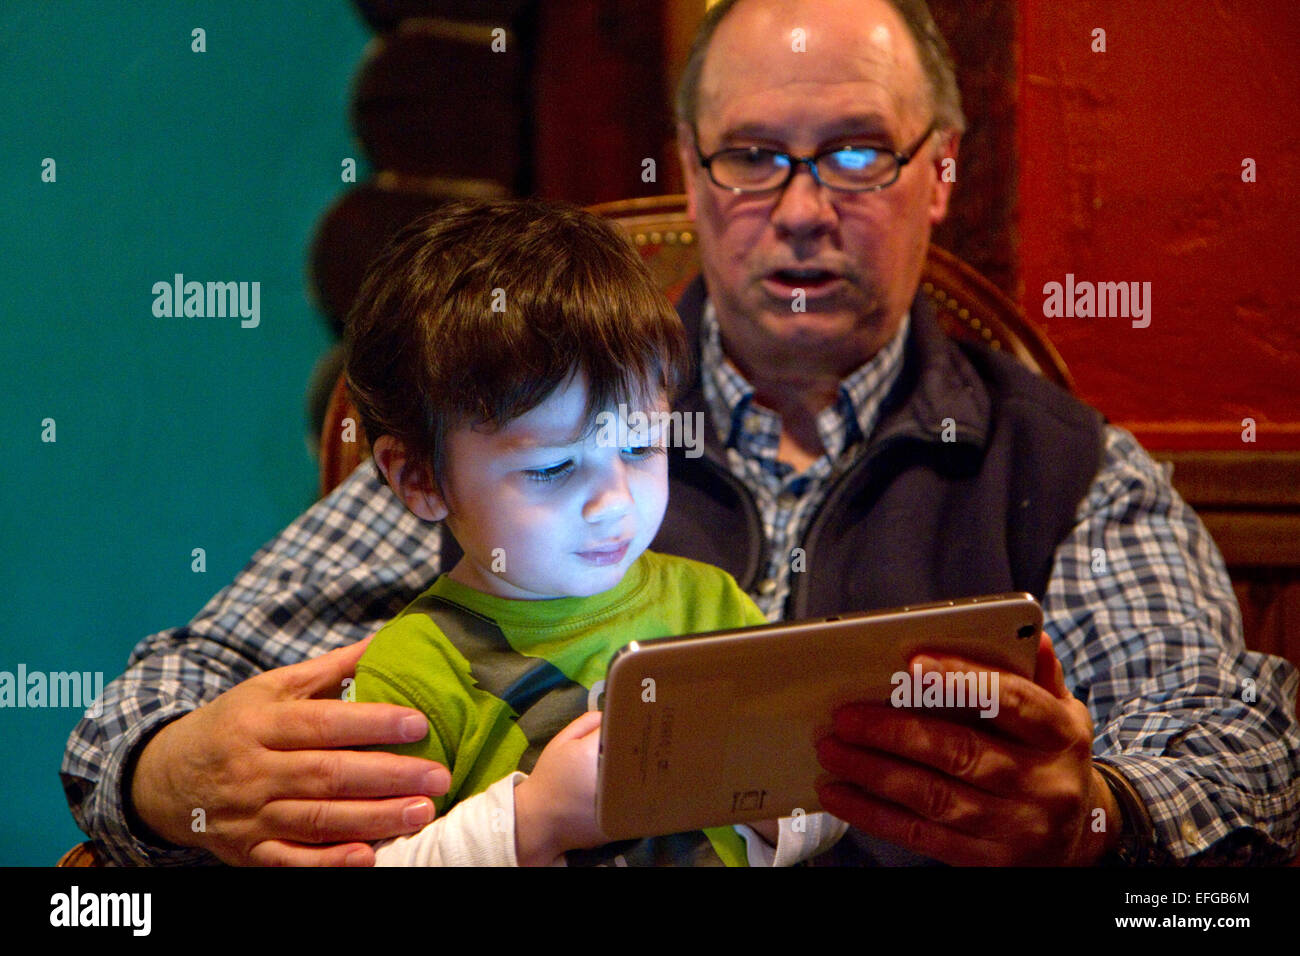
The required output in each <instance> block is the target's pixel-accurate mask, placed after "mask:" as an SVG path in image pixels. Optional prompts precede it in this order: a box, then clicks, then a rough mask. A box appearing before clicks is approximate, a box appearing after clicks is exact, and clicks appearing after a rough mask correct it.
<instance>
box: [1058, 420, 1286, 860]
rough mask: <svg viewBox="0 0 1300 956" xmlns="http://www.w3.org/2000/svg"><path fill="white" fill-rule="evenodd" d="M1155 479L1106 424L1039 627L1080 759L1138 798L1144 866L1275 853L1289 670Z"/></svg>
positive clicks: (1174, 499) (1203, 537)
mask: <svg viewBox="0 0 1300 956" xmlns="http://www.w3.org/2000/svg"><path fill="white" fill-rule="evenodd" d="M1169 475H1170V473H1169V472H1167V471H1166V470H1165V469H1163V468H1161V467H1160V466H1159V465H1158V464H1157V463H1156V462H1155V461H1154V460H1152V458H1151V456H1150V455H1149V454H1147V452H1146V451H1145V450H1144V449H1143V448H1142V447H1141V446H1140V445H1139V444H1138V442H1137V441H1136V440H1135V439H1134V438H1133V436H1132V435H1131V434H1129V433H1128V432H1127V431H1125V430H1123V429H1121V428H1117V427H1115V426H1111V425H1108V426H1107V428H1106V447H1105V455H1104V459H1103V464H1102V467H1101V469H1100V470H1099V472H1098V474H1097V477H1096V479H1095V480H1094V482H1093V485H1092V488H1091V489H1090V491H1089V493H1088V495H1087V496H1086V497H1085V499H1084V501H1083V502H1082V503H1081V504H1080V507H1079V511H1078V514H1077V516H1076V520H1077V524H1076V526H1075V528H1074V530H1073V531H1072V532H1071V534H1070V535H1069V536H1067V538H1066V539H1065V540H1064V541H1063V542H1062V543H1061V545H1060V546H1059V548H1058V549H1057V552H1056V556H1055V563H1054V566H1053V569H1052V574H1051V578H1050V580H1049V583H1048V588H1047V593H1046V594H1045V595H1044V599H1043V611H1044V615H1045V618H1046V628H1045V629H1046V631H1047V633H1048V634H1049V636H1050V637H1051V638H1052V642H1053V644H1054V646H1055V648H1056V653H1057V656H1058V657H1059V658H1060V660H1061V664H1062V667H1063V668H1064V671H1065V674H1066V680H1067V683H1068V684H1069V686H1070V688H1071V691H1072V692H1073V694H1074V695H1075V696H1076V697H1077V698H1078V699H1079V700H1081V701H1083V702H1084V703H1085V704H1086V705H1087V706H1088V709H1089V712H1090V713H1091V715H1092V720H1093V724H1094V729H1095V736H1094V743H1093V754H1094V757H1095V758H1096V759H1097V760H1098V761H1099V762H1104V763H1107V764H1109V765H1110V766H1111V767H1112V768H1114V769H1115V770H1116V771H1118V772H1119V773H1120V774H1122V775H1123V777H1124V778H1125V779H1127V780H1128V781H1129V782H1130V783H1131V784H1132V786H1133V788H1134V789H1135V790H1136V792H1137V795H1138V796H1139V797H1140V798H1141V800H1142V802H1143V804H1144V805H1145V808H1146V810H1147V813H1148V814H1149V817H1150V823H1151V825H1152V827H1153V829H1154V843H1155V847H1154V852H1153V853H1152V854H1151V857H1150V862H1153V863H1162V864H1183V863H1195V864H1228V863H1242V862H1248V861H1249V862H1256V863H1268V862H1282V861H1285V860H1287V859H1290V857H1291V856H1292V855H1294V853H1295V851H1296V846H1295V837H1296V831H1297V827H1298V826H1300V787H1297V785H1296V780H1297V779H1298V778H1300V728H1297V722H1296V716H1295V711H1294V708H1295V699H1296V689H1297V684H1298V683H1300V678H1297V674H1296V670H1295V668H1294V667H1293V666H1291V665H1290V664H1289V663H1288V662H1286V661H1284V660H1282V659H1281V658H1278V657H1274V656H1271V655H1267V654H1260V653H1256V652H1251V651H1247V650H1246V648H1245V644H1244V642H1243V640H1242V625H1241V612H1240V610H1239V608H1238V605H1237V600H1236V596H1235V594H1234V593H1233V590H1232V584H1231V581H1230V580H1229V577H1228V573H1227V570H1226V568H1225V567H1224V563H1223V557H1222V555H1221V554H1220V553H1219V550H1218V548H1217V547H1216V546H1215V544H1214V541H1213V540H1212V539H1211V538H1210V535H1209V533H1208V532H1207V531H1206V529H1205V526H1204V525H1203V524H1202V523H1201V521H1200V519H1199V518H1198V517H1197V516H1196V514H1195V513H1194V512H1193V511H1192V510H1191V508H1189V507H1188V506H1187V504H1186V503H1185V502H1184V501H1183V500H1182V498H1181V497H1180V496H1179V495H1178V493H1177V492H1176V491H1175V490H1174V489H1173V487H1172V486H1171V485H1170V482H1169Z"/></svg>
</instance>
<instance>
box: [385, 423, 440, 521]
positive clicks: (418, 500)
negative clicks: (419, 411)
mask: <svg viewBox="0 0 1300 956" xmlns="http://www.w3.org/2000/svg"><path fill="white" fill-rule="evenodd" d="M374 455H375V464H376V465H378V466H379V470H380V471H382V472H383V473H384V478H386V479H387V480H388V486H389V487H390V488H392V489H393V491H395V492H396V493H397V497H399V498H401V499H402V504H404V505H406V507H407V510H409V511H410V512H411V514H413V515H415V516H416V517H417V518H423V519H424V520H425V521H441V520H442V519H443V518H445V517H447V504H446V502H444V501H443V500H442V495H440V494H439V493H438V490H437V487H436V486H435V485H434V483H433V475H432V474H431V473H430V469H429V468H428V467H427V466H426V465H425V464H424V463H423V462H420V461H416V460H415V459H413V458H411V456H410V455H408V454H407V451H406V446H405V445H403V444H402V443H401V442H400V441H398V440H397V439H396V438H394V437H393V436H392V435H380V436H379V439H378V440H377V441H376V442H375V444H374Z"/></svg>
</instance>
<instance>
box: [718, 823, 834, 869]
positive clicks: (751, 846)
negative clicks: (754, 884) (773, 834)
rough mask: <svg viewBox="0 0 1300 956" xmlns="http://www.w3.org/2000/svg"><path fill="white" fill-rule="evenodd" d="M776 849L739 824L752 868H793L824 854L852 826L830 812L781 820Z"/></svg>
mask: <svg viewBox="0 0 1300 956" xmlns="http://www.w3.org/2000/svg"><path fill="white" fill-rule="evenodd" d="M777 823H778V831H777V842H776V846H772V844H770V843H768V842H767V840H766V839H764V838H763V836H762V835H761V834H760V833H759V832H758V831H757V830H755V829H753V828H752V827H749V826H746V825H745V824H743V823H738V824H736V832H737V833H739V834H740V835H741V836H742V837H743V838H744V840H745V850H746V852H747V855H748V859H749V865H750V866H794V865H795V864H796V863H802V862H803V861H804V860H811V859H812V858H813V857H815V856H817V855H819V854H821V853H825V852H826V851H827V850H829V849H830V848H831V847H833V846H834V845H835V844H836V843H838V842H839V840H840V837H842V836H844V834H845V833H846V832H847V831H848V829H849V825H848V824H847V823H845V822H844V821H843V820H840V819H837V818H836V817H833V816H831V815H830V814H829V813H825V812H818V813H808V814H800V815H799V816H792V817H782V818H781V819H780V820H779V821H778V822H777Z"/></svg>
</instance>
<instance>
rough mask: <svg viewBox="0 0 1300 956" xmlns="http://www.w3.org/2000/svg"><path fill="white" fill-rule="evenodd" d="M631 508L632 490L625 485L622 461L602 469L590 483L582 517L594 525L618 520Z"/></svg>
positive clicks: (625, 474)
mask: <svg viewBox="0 0 1300 956" xmlns="http://www.w3.org/2000/svg"><path fill="white" fill-rule="evenodd" d="M631 508H632V490H631V488H629V487H628V483H627V468H626V466H625V465H624V464H623V461H622V459H618V460H616V461H614V462H612V463H611V464H610V465H609V467H606V468H602V469H601V470H600V472H599V474H598V475H597V476H596V479H595V480H594V482H593V483H592V486H591V490H590V492H589V494H588V496H587V501H586V504H584V505H583V506H582V517H583V518H584V519H585V520H586V521H588V522H590V523H592V524H595V523H596V522H599V521H608V520H610V519H611V518H620V517H622V516H623V515H624V514H626V513H627V512H628V511H630V510H631Z"/></svg>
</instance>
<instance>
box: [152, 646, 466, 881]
mask: <svg viewBox="0 0 1300 956" xmlns="http://www.w3.org/2000/svg"><path fill="white" fill-rule="evenodd" d="M367 643H368V641H361V642H359V643H357V644H353V645H350V646H348V647H343V648H339V649H338V650H335V651H331V652H330V653H328V654H324V655H322V656H320V657H318V658H315V659H313V660H309V661H304V662H302V663H300V664H294V665H292V666H289V667H281V668H277V669H275V670H271V671H267V672H266V673H264V674H260V675H258V676H257V677H253V678H250V679H248V680H246V681H244V682H243V683H241V684H238V685H237V686H235V687H233V688H231V689H230V690H229V691H227V692H226V693H224V694H222V695H221V696H220V697H218V698H217V699H215V700H213V701H212V702H211V703H209V704H206V705H204V706H203V707H200V708H199V709H198V710H195V711H193V712H191V713H189V714H187V715H186V716H184V717H182V718H180V719H178V720H176V721H174V722H172V723H170V724H167V725H166V726H165V727H163V728H162V730H160V731H159V732H158V733H157V734H156V735H155V736H154V737H153V739H152V740H150V741H149V743H148V744H146V745H145V747H144V749H143V750H142V751H141V752H140V756H139V759H138V762H137V763H136V768H135V772H134V775H133V776H132V777H131V779H130V781H129V787H130V798H131V803H132V805H133V808H134V811H135V814H136V815H137V816H138V817H139V819H140V820H141V821H142V822H143V823H144V825H146V826H148V827H149V828H150V829H151V830H153V832H154V833H156V834H157V835H158V836H160V837H162V838H163V839H165V840H168V841H170V842H172V843H174V844H177V845H179V846H201V847H203V848H204V849H207V850H209V851H210V852H212V853H213V854H215V855H216V856H217V857H218V858H219V859H221V860H222V861H224V862H226V863H232V864H254V865H257V864H262V865H268V864H269V865H274V864H287V865H323V866H329V865H344V864H350V865H355V866H367V865H370V864H371V863H373V862H374V851H373V850H372V849H371V848H370V846H369V845H368V843H366V842H360V841H373V840H380V839H383V838H386V837H392V836H398V835H401V834H405V833H411V832H413V831H415V830H418V829H420V828H421V827H422V826H424V825H425V824H426V823H428V822H429V821H430V820H432V819H433V816H434V808H433V802H432V801H431V800H430V799H428V798H427V797H432V796H439V795H441V794H443V793H446V791H447V787H448V785H449V782H450V775H449V774H448V773H447V771H446V769H445V768H442V767H440V766H438V765H437V764H433V763H430V762H429V761H426V760H420V759H418V758H415V757H402V756H398V755H396V754H390V753H383V752H378V751H376V752H369V751H350V750H340V749H337V748H346V747H360V746H366V745H370V744H395V743H405V742H408V741H412V740H419V739H420V738H422V737H423V736H424V735H425V734H426V733H427V730H428V725H427V722H426V719H425V717H424V715H422V714H420V713H419V712H418V711H412V710H409V709H407V708H402V707H397V706H394V705H391V704H360V703H351V702H345V701H343V700H340V699H338V693H339V688H340V686H341V684H342V682H343V679H344V678H345V677H349V676H351V675H352V673H353V669H354V668H355V666H356V662H357V659H358V658H359V657H360V656H361V653H362V652H363V651H364V650H365V647H366V644H367ZM421 794H423V795H427V796H418V795H421ZM380 798H388V799H380ZM196 809H201V810H202V811H203V819H204V827H203V829H202V830H200V831H198V832H195V831H194V830H193V829H192V824H193V821H194V819H195V817H194V810H196Z"/></svg>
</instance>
